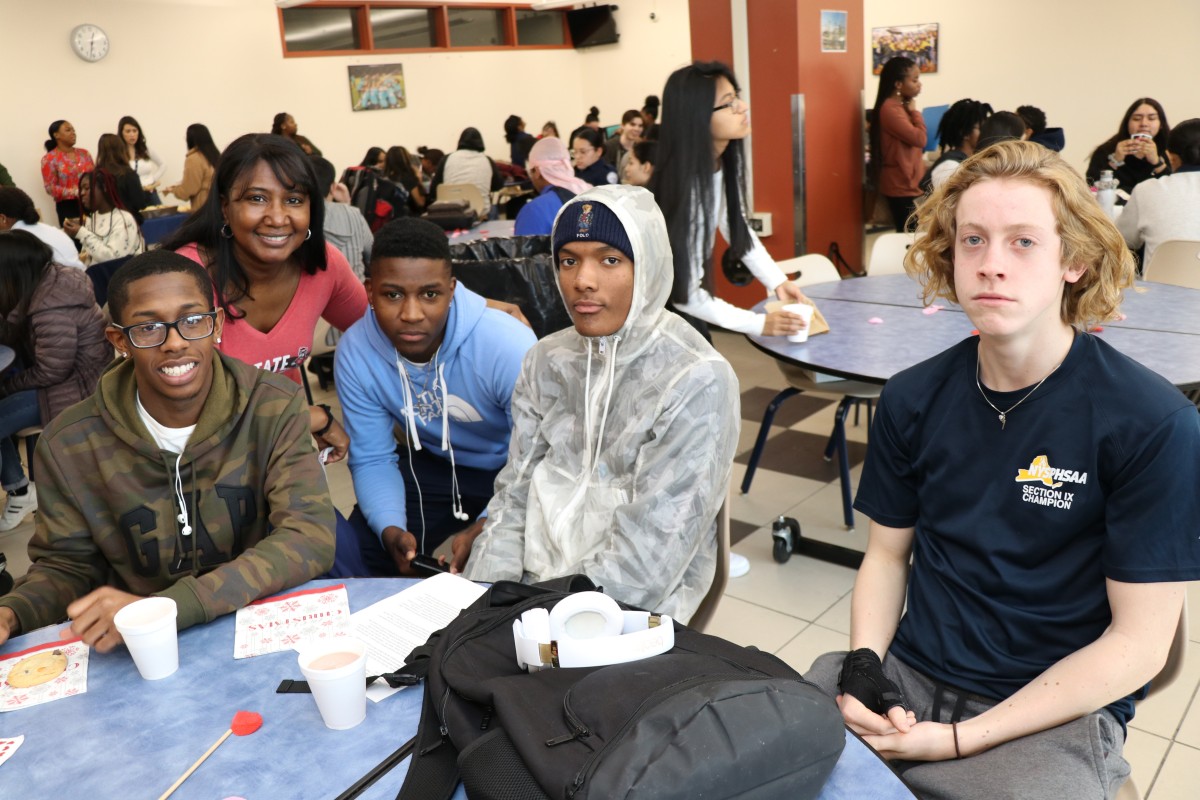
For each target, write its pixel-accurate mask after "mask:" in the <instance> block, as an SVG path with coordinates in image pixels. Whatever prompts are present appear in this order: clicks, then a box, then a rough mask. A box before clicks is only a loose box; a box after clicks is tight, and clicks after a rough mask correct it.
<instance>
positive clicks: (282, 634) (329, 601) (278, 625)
mask: <svg viewBox="0 0 1200 800" xmlns="http://www.w3.org/2000/svg"><path fill="white" fill-rule="evenodd" d="M348 635H350V602H349V599H348V597H347V595H346V587H345V585H344V584H338V585H336V586H330V587H327V588H323V589H309V590H305V591H300V592H293V593H291V594H285V595H280V596H279V597H270V598H267V599H265V600H259V601H257V602H255V603H253V604H251V605H249V606H246V607H245V608H243V609H240V610H239V611H238V612H237V618H236V632H235V633H234V641H233V657H234V658H235V659H236V658H251V657H253V656H261V655H265V654H267V653H276V652H279V651H280V650H287V649H289V648H290V649H295V650H299V649H300V648H301V647H302V646H303V645H304V643H305V641H307V640H308V639H323V638H326V637H329V636H348Z"/></svg>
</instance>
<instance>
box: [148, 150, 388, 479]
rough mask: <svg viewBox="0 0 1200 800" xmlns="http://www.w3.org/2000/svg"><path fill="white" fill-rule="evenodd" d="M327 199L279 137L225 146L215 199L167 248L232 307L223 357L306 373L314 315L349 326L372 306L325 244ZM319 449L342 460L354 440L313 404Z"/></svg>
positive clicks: (307, 164) (298, 154)
mask: <svg viewBox="0 0 1200 800" xmlns="http://www.w3.org/2000/svg"><path fill="white" fill-rule="evenodd" d="M324 227H325V203H324V200H323V195H322V193H321V191H320V190H319V189H318V188H317V178H316V175H315V174H314V172H313V169H312V166H311V159H309V157H308V156H306V155H305V154H304V153H303V151H301V150H300V147H299V146H298V145H296V144H295V143H293V142H290V141H288V140H287V139H285V138H283V137H281V136H274V135H271V134H262V133H250V134H246V135H245V136H242V137H239V138H238V139H236V140H235V141H234V142H233V143H232V144H230V145H229V147H227V148H226V149H225V151H224V152H223V153H221V158H220V160H219V161H218V162H217V170H216V175H215V176H214V178H213V186H212V190H211V191H210V192H209V195H208V200H207V201H206V202H205V204H204V205H203V206H201V207H200V208H199V209H198V210H197V211H195V212H194V213H193V214H192V216H191V217H189V218H188V219H187V221H185V222H184V223H183V225H182V227H180V229H179V230H178V231H177V232H176V234H175V235H174V236H172V237H171V238H170V239H169V240H168V241H167V242H165V243H164V244H163V247H165V248H168V249H172V250H177V251H178V252H179V253H180V254H182V255H185V256H187V257H188V258H190V259H192V260H193V261H196V262H197V263H199V264H202V265H204V266H205V267H206V268H207V269H208V271H209V274H210V275H212V278H213V283H214V293H215V296H216V300H217V304H218V305H219V306H220V307H221V308H223V309H225V328H224V330H223V332H222V335H221V339H219V340H218V346H219V348H220V350H221V351H222V352H223V353H225V354H226V355H230V356H233V357H234V358H238V359H241V360H242V361H245V362H246V363H247V364H253V365H255V366H257V367H259V368H261V369H266V370H270V371H272V372H282V373H284V374H286V375H288V376H289V377H291V378H292V379H293V380H296V381H299V380H300V370H301V369H303V368H304V361H305V360H306V359H307V358H308V355H309V353H311V352H312V348H313V331H314V329H315V328H316V324H317V319H318V318H319V317H324V318H325V319H326V320H328V322H329V324H330V325H332V326H333V327H334V328H337V329H339V330H345V329H346V328H349V327H350V326H351V325H353V324H354V323H355V322H357V321H358V319H359V318H360V317H362V315H363V314H364V313H366V310H367V293H366V291H365V290H364V289H363V285H362V283H361V282H360V281H359V280H358V278H356V277H355V275H354V272H353V271H352V270H351V268H350V264H349V263H347V261H346V257H345V256H343V255H342V254H341V253H339V252H338V251H337V249H336V248H334V247H333V246H332V245H330V244H327V243H326V241H325V234H324ZM310 424H311V430H312V433H313V436H314V437H316V440H317V445H318V447H321V448H325V447H332V448H334V450H333V453H332V455H331V456H330V458H329V461H338V460H341V459H342V458H344V457H345V455H346V449H347V447H348V446H349V444H350V439H349V437H348V436H347V435H346V432H345V430H343V428H342V426H341V424H340V423H339V422H338V421H337V420H336V419H335V418H334V417H333V416H332V415H331V414H330V413H329V411H328V409H327V408H325V407H322V406H312V407H311V408H310Z"/></svg>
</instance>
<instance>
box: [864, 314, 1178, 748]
mask: <svg viewBox="0 0 1200 800" xmlns="http://www.w3.org/2000/svg"><path fill="white" fill-rule="evenodd" d="M977 350H978V340H977V339H976V338H971V339H967V340H965V341H963V342H962V343H960V344H957V345H955V346H954V347H952V348H950V349H949V350H947V351H946V352H944V353H942V354H940V355H938V356H936V357H934V358H932V359H930V360H929V361H926V362H924V363H922V364H918V365H916V366H915V367H912V368H911V369H908V370H905V371H904V372H902V373H900V374H899V375H897V376H895V377H894V378H893V379H892V380H890V381H888V384H887V386H886V387H885V388H884V390H883V395H882V397H881V398H880V403H879V410H878V412H877V413H876V416H875V422H874V425H873V427H872V428H871V443H870V447H869V448H868V450H867V460H866V464H865V466H864V468H863V475H862V480H861V483H860V486H859V490H858V496H857V498H856V500H855V503H854V507H855V508H856V509H858V510H859V511H861V512H862V513H864V514H866V515H867V516H868V517H870V518H871V519H872V520H875V521H876V522H878V523H880V524H881V525H886V526H889V527H894V528H907V527H914V528H915V537H914V543H913V565H912V571H911V573H910V577H909V585H908V607H907V610H906V611H905V614H904V616H903V617H902V619H901V621H900V627H899V629H898V630H897V632H896V637H895V639H894V640H893V642H892V646H891V649H890V651H889V652H891V653H894V654H895V655H896V656H898V657H899V658H900V659H901V660H902V661H904V662H905V663H907V664H909V665H910V666H912V667H914V668H915V669H917V670H919V671H920V672H922V673H925V674H926V675H928V676H929V677H931V678H933V679H935V680H939V681H941V682H942V683H946V684H949V685H952V686H957V687H959V688H962V689H965V690H967V691H970V692H974V693H976V694H980V695H983V696H985V697H989V698H994V699H997V700H1000V699H1003V698H1005V697H1008V696H1009V695H1011V694H1013V693H1014V692H1016V691H1017V690H1018V689H1020V688H1021V687H1022V686H1024V685H1025V684H1027V683H1029V682H1030V681H1032V680H1033V679H1034V678H1035V677H1037V676H1038V675H1040V674H1041V673H1042V672H1044V671H1045V670H1046V669H1047V668H1049V667H1050V666H1051V665H1053V664H1054V663H1056V662H1057V661H1059V660H1061V659H1062V658H1064V657H1065V656H1067V655H1069V654H1071V653H1073V652H1075V651H1076V650H1079V649H1081V648H1083V647H1084V646H1086V645H1087V644H1089V643H1091V642H1093V641H1095V640H1096V639H1097V638H1098V637H1099V636H1100V634H1101V633H1103V631H1104V629H1105V628H1106V627H1107V626H1108V624H1109V622H1110V621H1111V614H1110V610H1109V605H1108V595H1107V593H1106V589H1105V579H1106V578H1111V579H1113V580H1116V581H1122V582H1128V583H1152V582H1160V581H1188V580H1196V579H1198V578H1200V538H1198V536H1200V414H1197V411H1196V407H1195V406H1194V405H1192V404H1191V403H1190V402H1188V400H1187V398H1185V397H1184V396H1183V394H1182V393H1181V392H1180V391H1179V390H1178V389H1176V388H1175V387H1174V386H1171V385H1170V384H1169V383H1167V381H1166V380H1164V379H1163V378H1162V377H1160V376H1159V375H1157V374H1156V373H1154V372H1151V371H1150V370H1148V369H1146V368H1145V367H1143V366H1141V365H1140V364H1138V363H1136V362H1135V361H1133V360H1131V359H1129V358H1128V357H1126V356H1124V355H1122V354H1121V353H1119V352H1117V351H1116V350H1114V349H1113V348H1112V347H1111V346H1109V345H1108V344H1106V343H1104V342H1103V341H1101V340H1099V339H1098V338H1096V337H1094V336H1091V335H1089V334H1077V335H1076V337H1075V341H1074V343H1073V344H1072V346H1071V350H1070V352H1069V353H1068V355H1067V358H1066V360H1064V361H1063V363H1062V365H1061V366H1060V367H1059V368H1058V369H1057V370H1056V371H1055V372H1054V373H1053V374H1052V375H1051V376H1050V377H1049V378H1047V379H1046V382H1045V383H1044V384H1042V386H1041V387H1040V388H1038V389H1037V391H1035V392H1034V393H1033V394H1032V395H1031V396H1030V397H1029V398H1028V399H1027V400H1025V401H1024V402H1023V403H1021V404H1020V405H1019V406H1017V407H1016V408H1015V409H1014V410H1013V411H1012V413H1010V414H1009V415H1008V419H1007V424H1006V426H1005V428H1004V429H1003V430H1002V429H1001V427H1000V421H999V418H998V414H997V413H996V411H994V410H993V409H992V408H991V406H989V405H988V404H987V403H986V402H985V401H984V399H983V397H981V396H980V393H979V389H978V387H977V386H976V385H975V370H976V359H977ZM1028 392H1029V387H1026V388H1025V389H1022V390H1019V391H1016V392H991V391H989V392H988V396H989V397H990V398H991V401H992V402H993V403H994V404H995V405H996V406H997V407H999V408H1001V409H1007V408H1009V407H1010V406H1012V405H1013V404H1014V403H1016V402H1017V401H1018V400H1020V399H1021V398H1022V397H1024V396H1025V395H1026V394H1027V393H1028ZM1109 709H1110V710H1111V711H1112V712H1113V713H1114V714H1115V715H1116V716H1117V718H1118V719H1119V720H1121V722H1122V724H1124V722H1125V721H1126V720H1128V719H1130V718H1132V717H1133V701H1132V697H1127V698H1124V699H1122V700H1119V701H1117V702H1115V703H1113V704H1111V705H1110V706H1109Z"/></svg>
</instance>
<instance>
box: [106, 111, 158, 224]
mask: <svg viewBox="0 0 1200 800" xmlns="http://www.w3.org/2000/svg"><path fill="white" fill-rule="evenodd" d="M117 133H118V134H120V136H121V139H122V140H123V141H124V142H125V150H126V159H127V160H128V162H129V168H130V169H132V170H133V171H134V172H136V173H137V175H138V180H140V181H141V182H142V191H143V192H145V193H146V200H147V204H148V205H152V206H156V205H158V204H159V203H161V202H162V199H161V198H160V197H159V196H158V184H159V182H160V181H161V180H162V176H163V173H164V172H166V171H167V163H166V162H165V161H163V160H162V159H161V158H159V157H158V153H156V152H154V151H153V150H151V149H150V145H148V144H146V134H145V132H144V131H143V130H142V126H141V123H139V122H138V121H137V120H136V119H134V118H133V117H130V116H124V117H121V121H120V122H118V123H117Z"/></svg>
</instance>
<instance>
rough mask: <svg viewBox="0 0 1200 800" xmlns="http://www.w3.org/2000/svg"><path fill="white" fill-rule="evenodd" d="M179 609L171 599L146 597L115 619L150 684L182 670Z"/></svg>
mask: <svg viewBox="0 0 1200 800" xmlns="http://www.w3.org/2000/svg"><path fill="white" fill-rule="evenodd" d="M178 613H179V609H178V608H177V607H176V606H175V601H174V600H172V599H171V598H169V597H146V598H143V599H141V600H138V601H136V602H133V603H130V604H129V605H127V606H125V607H124V608H122V609H121V610H120V611H118V612H117V613H116V615H115V616H114V617H113V623H114V624H115V625H116V626H117V632H118V633H120V634H121V638H122V639H124V640H125V646H126V647H127V648H129V655H131V656H133V663H134V665H135V666H137V669H138V672H139V673H141V676H142V677H143V678H144V679H146V680H148V681H156V680H159V679H160V678H165V677H167V676H168V675H174V674H175V671H176V670H177V669H179V633H178V631H177V630H176V629H175V618H176V616H177V615H178Z"/></svg>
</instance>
